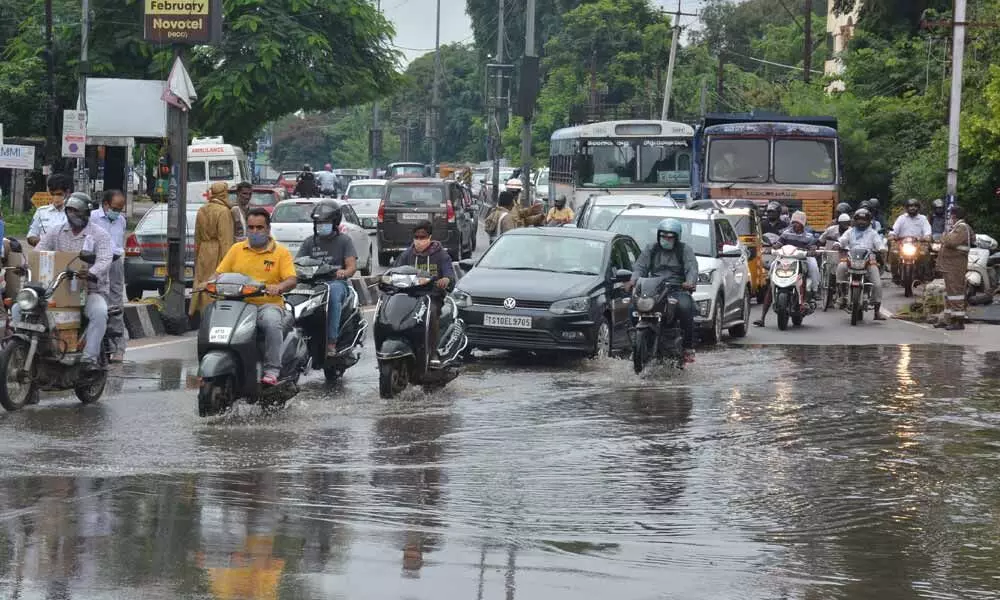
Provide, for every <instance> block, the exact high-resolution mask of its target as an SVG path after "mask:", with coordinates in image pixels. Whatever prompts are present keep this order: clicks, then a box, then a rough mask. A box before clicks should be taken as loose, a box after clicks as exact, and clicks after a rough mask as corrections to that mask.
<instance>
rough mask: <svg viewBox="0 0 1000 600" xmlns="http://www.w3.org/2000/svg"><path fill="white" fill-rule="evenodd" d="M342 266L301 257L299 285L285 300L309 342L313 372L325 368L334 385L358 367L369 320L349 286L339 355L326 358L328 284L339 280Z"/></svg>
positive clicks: (297, 262)
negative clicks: (338, 274)
mask: <svg viewBox="0 0 1000 600" xmlns="http://www.w3.org/2000/svg"><path fill="white" fill-rule="evenodd" d="M337 270H338V267H335V266H332V265H329V264H327V263H324V262H323V261H321V260H318V259H315V258H310V257H300V258H296V259H295V275H296V277H297V278H298V285H297V286H296V287H295V289H293V290H292V291H290V292H288V293H287V294H285V300H286V301H287V302H288V304H290V305H291V307H292V311H293V312H294V314H295V326H296V328H297V329H298V330H299V333H300V335H301V336H302V337H303V338H304V339H305V342H306V347H307V348H308V350H309V356H310V358H311V363H312V368H313V369H323V374H324V375H325V376H326V380H327V381H328V382H334V381H336V380H338V379H340V378H341V377H342V376H343V375H344V371H346V370H347V369H349V368H351V367H353V366H354V365H356V364H358V360H360V359H361V351H360V350H358V347H359V346H362V345H364V339H365V331H367V330H368V321H366V320H365V319H364V317H363V316H362V314H361V306H360V302H359V301H358V293H357V292H356V291H354V287H352V286H351V285H350V282H345V283H347V295H346V296H345V297H344V303H343V305H342V306H341V311H340V333H339V334H338V335H337V355H336V356H327V355H326V342H327V339H326V323H327V312H328V310H327V306H328V300H329V297H330V288H329V287H327V282H329V281H332V280H333V279H334V278H335V277H336V272H337Z"/></svg>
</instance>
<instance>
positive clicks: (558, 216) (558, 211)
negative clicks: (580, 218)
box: [545, 206, 576, 223]
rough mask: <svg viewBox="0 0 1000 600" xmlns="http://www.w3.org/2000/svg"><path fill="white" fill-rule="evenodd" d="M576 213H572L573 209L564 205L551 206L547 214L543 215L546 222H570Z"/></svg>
mask: <svg viewBox="0 0 1000 600" xmlns="http://www.w3.org/2000/svg"><path fill="white" fill-rule="evenodd" d="M575 218H576V215H575V214H573V209H572V208H570V207H568V206H564V207H563V208H555V207H552V208H550V209H549V214H548V215H547V216H546V217H545V222H546V223H572V222H573V219H575Z"/></svg>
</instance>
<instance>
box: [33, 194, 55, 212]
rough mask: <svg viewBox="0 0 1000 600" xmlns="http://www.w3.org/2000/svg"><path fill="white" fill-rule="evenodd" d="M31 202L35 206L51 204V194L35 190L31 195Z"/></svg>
mask: <svg viewBox="0 0 1000 600" xmlns="http://www.w3.org/2000/svg"><path fill="white" fill-rule="evenodd" d="M31 204H32V205H34V207H35V208H41V207H43V206H48V205H49V204H52V194H50V193H48V192H35V193H34V194H32V195H31Z"/></svg>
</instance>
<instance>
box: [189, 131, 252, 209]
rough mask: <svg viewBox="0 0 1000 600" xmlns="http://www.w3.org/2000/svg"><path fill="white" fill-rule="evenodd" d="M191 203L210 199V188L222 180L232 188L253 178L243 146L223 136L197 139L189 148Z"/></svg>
mask: <svg viewBox="0 0 1000 600" xmlns="http://www.w3.org/2000/svg"><path fill="white" fill-rule="evenodd" d="M187 159H188V183H187V201H188V203H189V204H195V203H199V202H206V201H207V200H208V188H209V187H210V186H211V185H212V184H213V183H215V182H217V181H222V182H224V183H225V184H226V185H228V186H229V188H230V189H232V188H235V187H236V184H238V183H240V182H241V181H250V180H251V179H250V164H249V163H248V162H247V155H246V153H245V152H243V149H242V148H239V147H237V146H233V145H231V144H227V143H225V141H224V140H223V139H222V137H221V136H217V137H205V138H194V139H193V140H191V145H190V146H188V150H187Z"/></svg>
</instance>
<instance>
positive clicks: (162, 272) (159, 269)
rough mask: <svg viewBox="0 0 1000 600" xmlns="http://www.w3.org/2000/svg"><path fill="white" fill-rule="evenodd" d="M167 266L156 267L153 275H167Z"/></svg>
mask: <svg viewBox="0 0 1000 600" xmlns="http://www.w3.org/2000/svg"><path fill="white" fill-rule="evenodd" d="M166 276H167V268H166V267H156V268H155V269H153V277H166Z"/></svg>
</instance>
